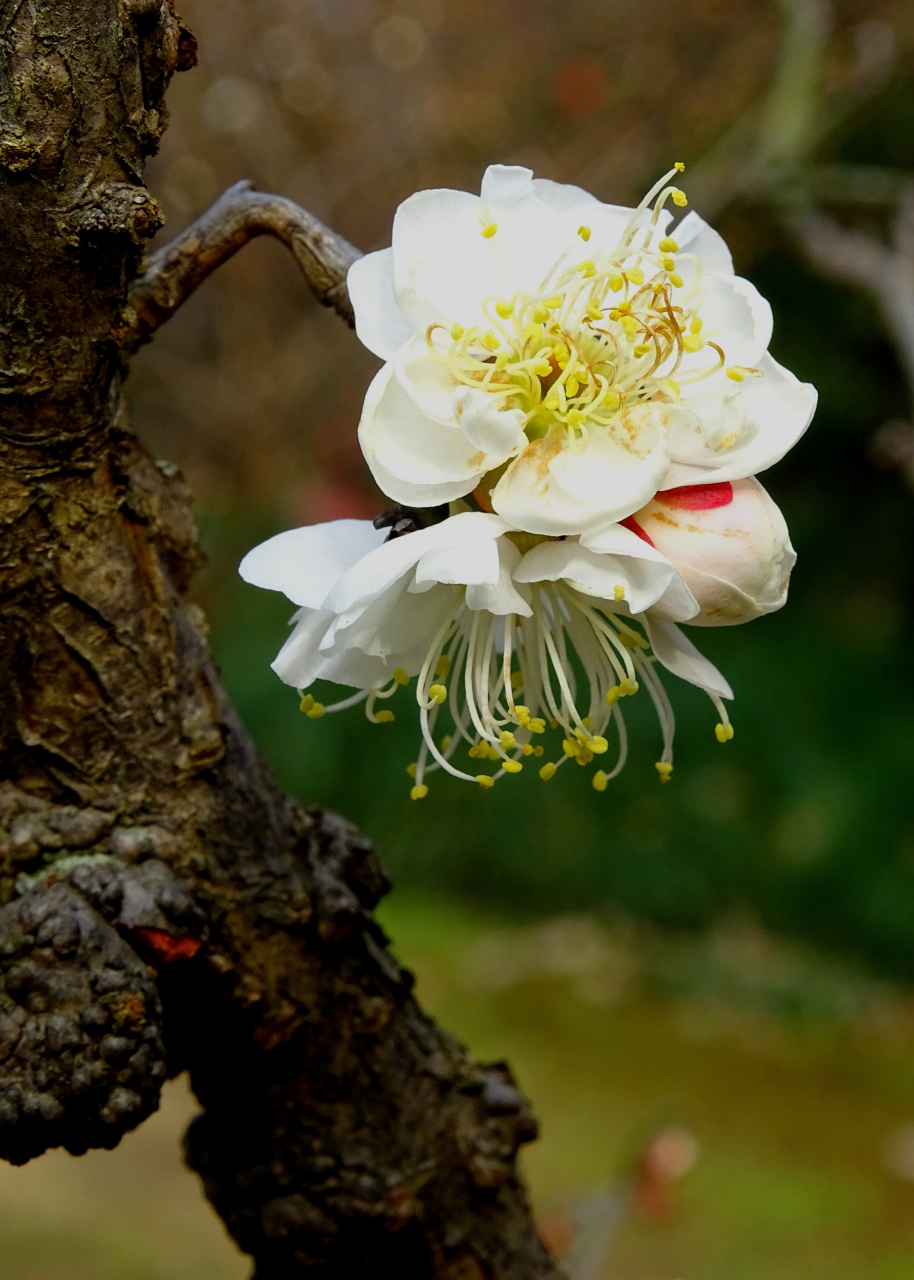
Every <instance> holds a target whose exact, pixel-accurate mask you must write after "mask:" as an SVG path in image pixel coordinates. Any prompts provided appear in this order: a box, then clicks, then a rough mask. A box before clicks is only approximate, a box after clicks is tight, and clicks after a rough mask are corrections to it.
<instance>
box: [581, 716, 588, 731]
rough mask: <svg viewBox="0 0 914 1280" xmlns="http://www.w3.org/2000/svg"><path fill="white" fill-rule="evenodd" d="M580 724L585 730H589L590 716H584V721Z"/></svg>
mask: <svg viewBox="0 0 914 1280" xmlns="http://www.w3.org/2000/svg"><path fill="white" fill-rule="evenodd" d="M581 724H582V725H583V726H584V728H585V729H589V728H590V716H585V717H584V719H583V720H582V721H581Z"/></svg>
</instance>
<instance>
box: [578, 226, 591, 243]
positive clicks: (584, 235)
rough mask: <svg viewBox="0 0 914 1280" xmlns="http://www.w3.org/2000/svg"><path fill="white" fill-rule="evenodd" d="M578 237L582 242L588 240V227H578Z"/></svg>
mask: <svg viewBox="0 0 914 1280" xmlns="http://www.w3.org/2000/svg"><path fill="white" fill-rule="evenodd" d="M578 235H579V236H580V237H581V239H582V240H589V239H590V227H578Z"/></svg>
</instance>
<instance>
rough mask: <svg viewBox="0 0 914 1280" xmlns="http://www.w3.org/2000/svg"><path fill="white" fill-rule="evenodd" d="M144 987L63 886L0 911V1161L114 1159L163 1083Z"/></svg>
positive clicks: (157, 1013)
mask: <svg viewBox="0 0 914 1280" xmlns="http://www.w3.org/2000/svg"><path fill="white" fill-rule="evenodd" d="M161 1017H162V1010H161V1005H160V1003H159V997H158V992H157V990H156V983H155V977H154V974H153V973H152V971H151V970H150V969H149V968H148V966H147V965H146V964H145V963H144V962H143V961H142V960H141V959H140V957H139V956H138V955H137V954H136V952H135V951H134V950H133V949H132V948H131V947H130V946H129V944H128V943H127V942H125V941H124V939H123V938H121V937H120V936H119V935H118V933H117V932H116V931H115V929H114V928H112V926H111V925H110V924H108V923H107V922H106V921H105V920H104V919H103V918H102V916H101V915H100V914H99V913H98V912H97V911H96V910H95V909H94V907H92V906H91V905H90V904H89V903H88V902H87V901H86V899H85V898H84V897H83V896H82V894H80V893H79V892H77V891H76V889H74V888H73V887H72V885H70V884H67V883H56V884H52V885H50V887H45V886H44V885H43V884H41V885H38V886H36V887H34V888H32V889H30V890H29V891H28V892H27V893H26V894H25V895H24V896H23V897H22V898H20V899H19V900H18V901H16V902H13V903H10V904H9V905H8V906H6V907H4V908H3V909H2V910H0V1155H2V1157H3V1158H4V1159H6V1160H10V1161H11V1162H12V1163H13V1164H24V1163H25V1161H27V1160H30V1159H31V1158H32V1157H33V1156H37V1155H41V1153H42V1152H43V1151H46V1150H47V1149H48V1148H49V1147H60V1146H62V1147H66V1149H67V1150H68V1151H70V1152H72V1153H73V1154H74V1155H81V1154H82V1153H83V1152H84V1151H86V1150H87V1149H88V1148H89V1147H114V1146H116V1145H117V1143H118V1142H119V1141H120V1139H121V1137H122V1135H123V1134H124V1133H126V1132H127V1131H128V1130H130V1129H133V1128H134V1127H135V1126H136V1125H138V1124H139V1123H140V1121H141V1120H144V1119H145V1118H146V1116H148V1115H149V1114H150V1113H151V1112H152V1111H154V1110H155V1109H156V1107H157V1106H158V1103H159V1090H160V1088H161V1085H162V1082H163V1081H164V1080H165V1078H166V1074H167V1071H166V1066H165V1050H164V1045H163V1043H162V1035H161Z"/></svg>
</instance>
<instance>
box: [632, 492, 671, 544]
mask: <svg viewBox="0 0 914 1280" xmlns="http://www.w3.org/2000/svg"><path fill="white" fill-rule="evenodd" d="M678 492H679V490H678V489H671V490H670V493H678ZM657 497H658V498H659V497H660V494H659V493H658V494H657ZM619 524H621V525H622V526H623V528H625V529H631V531H632V533H637V535H638V537H639V538H641V540H642V541H643V542H646V543H647V545H648V546H649V547H652V546H653V545H654V544H653V542H652V541H651V539H650V537H649V536H648V535H647V534H646V533H645V532H644V530H643V529H642V528H641V525H640V524H639V523H638V521H637V520H636V519H635V517H634V516H626V517H625V519H624V520H620V521H619Z"/></svg>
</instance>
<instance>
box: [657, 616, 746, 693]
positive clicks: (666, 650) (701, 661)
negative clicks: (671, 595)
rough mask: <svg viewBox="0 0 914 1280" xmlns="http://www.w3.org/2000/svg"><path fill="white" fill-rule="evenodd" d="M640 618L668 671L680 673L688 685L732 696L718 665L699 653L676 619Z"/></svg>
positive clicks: (674, 673)
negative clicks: (678, 625) (670, 620)
mask: <svg viewBox="0 0 914 1280" xmlns="http://www.w3.org/2000/svg"><path fill="white" fill-rule="evenodd" d="M641 621H642V622H643V624H644V629H645V631H646V632H647V635H648V639H649V640H650V642H651V648H652V649H653V651H654V654H655V656H656V657H657V658H658V659H659V661H660V662H662V663H663V665H664V666H665V667H666V669H667V671H672V673H673V675H674V676H679V677H680V678H681V679H682V680H688V681H689V683H690V684H697V685H698V687H699V688H700V689H708V690H709V691H710V692H711V693H717V694H719V695H720V697H722V698H732V697H733V690H732V689H731V688H730V686H729V685H728V684H727V682H726V680H725V679H724V677H723V676H722V675H721V673H720V672H719V671H718V670H717V667H715V666H714V664H713V662H709V661H708V659H707V658H706V657H705V656H704V654H702V653H699V651H698V650H697V649H696V648H695V646H694V644H692V641H691V640H689V638H688V637H687V636H684V635H683V634H682V632H681V631H680V630H679V628H678V627H677V626H676V624H675V622H664V621H661V620H660V619H659V618H656V617H647V616H645V617H644V618H642V619H641Z"/></svg>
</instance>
